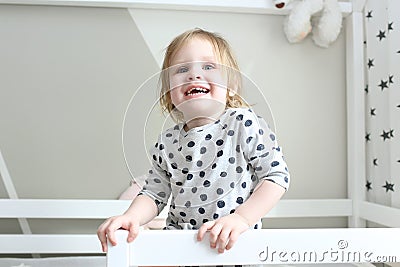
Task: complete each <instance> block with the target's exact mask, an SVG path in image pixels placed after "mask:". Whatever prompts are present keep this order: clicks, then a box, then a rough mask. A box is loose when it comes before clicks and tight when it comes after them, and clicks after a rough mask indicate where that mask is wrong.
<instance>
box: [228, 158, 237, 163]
mask: <svg viewBox="0 0 400 267" xmlns="http://www.w3.org/2000/svg"><path fill="white" fill-rule="evenodd" d="M228 161H229V163H230V164H233V163H235V161H236V160H235V158H234V157H230V158H229V160H228Z"/></svg>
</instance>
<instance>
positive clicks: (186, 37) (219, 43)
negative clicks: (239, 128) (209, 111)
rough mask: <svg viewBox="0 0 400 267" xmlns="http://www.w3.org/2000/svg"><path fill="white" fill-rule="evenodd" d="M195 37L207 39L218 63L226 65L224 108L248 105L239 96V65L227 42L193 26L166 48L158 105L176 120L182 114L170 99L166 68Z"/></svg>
mask: <svg viewBox="0 0 400 267" xmlns="http://www.w3.org/2000/svg"><path fill="white" fill-rule="evenodd" d="M195 37H199V38H203V39H204V40H207V41H209V42H210V43H211V44H212V45H213V47H214V52H215V53H216V54H217V57H218V59H219V61H220V62H219V63H220V64H222V65H224V66H226V67H227V68H226V69H227V72H228V73H227V78H228V90H227V95H226V108H238V107H248V106H249V105H248V104H247V103H246V102H245V101H244V99H243V98H242V97H241V96H240V93H241V87H242V79H241V75H240V70H239V66H238V64H237V61H236V59H235V57H234V55H233V52H232V49H231V47H230V45H229V44H228V42H227V41H226V40H225V39H224V38H222V37H221V36H220V35H218V34H216V33H212V32H209V31H205V30H202V29H199V28H195V29H193V30H188V31H186V32H184V33H182V34H180V35H178V36H177V37H175V39H174V40H172V42H171V43H170V44H169V46H168V47H167V49H166V52H165V56H164V62H163V65H162V72H161V75H160V84H161V88H160V105H161V108H162V110H163V112H168V113H169V114H171V115H172V118H173V119H175V120H176V121H179V120H181V119H182V114H181V113H180V112H179V111H178V110H177V109H176V108H175V106H174V104H173V103H172V100H171V95H170V81H169V74H168V71H167V70H168V68H169V67H171V61H172V59H173V58H174V56H175V55H176V53H177V52H178V51H179V49H181V48H182V47H183V46H184V45H185V44H186V43H187V42H188V41H190V40H192V39H194V38H195ZM230 91H233V92H234V94H232V93H230Z"/></svg>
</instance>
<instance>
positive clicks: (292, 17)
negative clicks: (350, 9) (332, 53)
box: [273, 0, 342, 48]
mask: <svg viewBox="0 0 400 267" xmlns="http://www.w3.org/2000/svg"><path fill="white" fill-rule="evenodd" d="M273 1H274V4H275V6H276V7H277V8H284V7H285V6H286V5H287V4H289V2H292V1H293V0H273ZM293 2H294V3H293V4H294V6H293V8H292V10H291V11H290V14H289V15H288V16H287V18H286V20H285V24H284V31H285V34H286V37H287V39H288V41H289V42H290V43H298V42H300V41H302V40H303V39H304V38H305V37H306V36H307V35H308V34H309V33H310V32H311V31H312V39H313V41H314V43H315V44H316V45H318V46H320V47H325V48H326V47H328V46H329V45H330V44H331V43H333V42H334V41H335V40H336V39H337V37H338V35H339V33H340V29H341V28H342V12H341V10H340V6H339V3H338V1H337V0H301V1H293ZM318 12H321V14H318V15H317V13H318Z"/></svg>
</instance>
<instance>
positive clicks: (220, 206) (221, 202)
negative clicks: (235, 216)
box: [217, 200, 225, 208]
mask: <svg viewBox="0 0 400 267" xmlns="http://www.w3.org/2000/svg"><path fill="white" fill-rule="evenodd" d="M217 206H218V208H223V207H225V201H223V200H219V201H218V202H217Z"/></svg>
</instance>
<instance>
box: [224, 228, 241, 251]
mask: <svg viewBox="0 0 400 267" xmlns="http://www.w3.org/2000/svg"><path fill="white" fill-rule="evenodd" d="M239 236H240V232H238V231H232V232H231V235H230V236H229V242H228V244H226V250H229V249H231V248H232V247H233V245H234V244H235V242H236V241H237V240H238V238H239Z"/></svg>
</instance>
